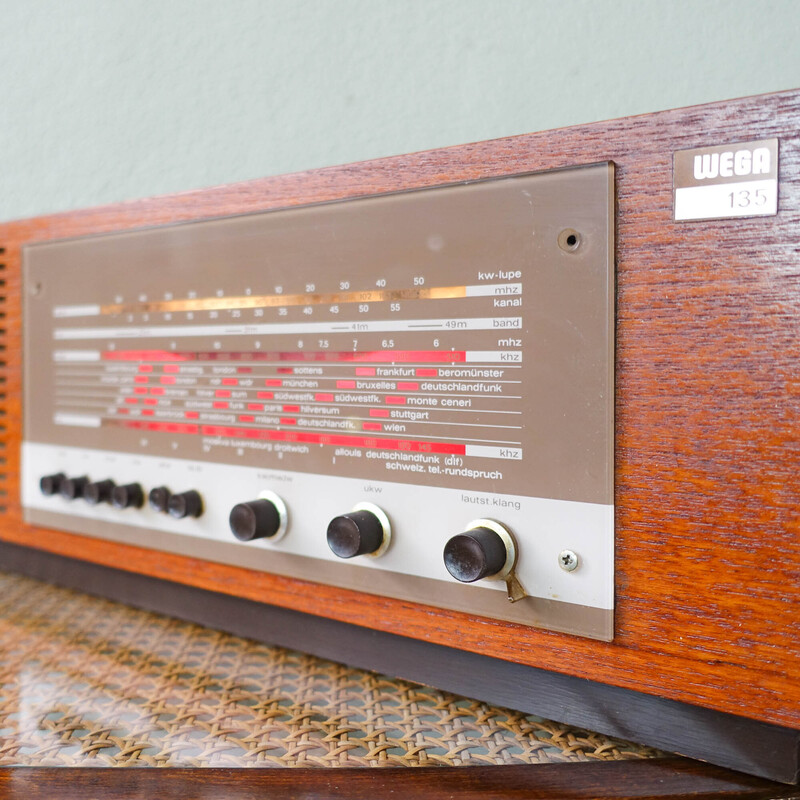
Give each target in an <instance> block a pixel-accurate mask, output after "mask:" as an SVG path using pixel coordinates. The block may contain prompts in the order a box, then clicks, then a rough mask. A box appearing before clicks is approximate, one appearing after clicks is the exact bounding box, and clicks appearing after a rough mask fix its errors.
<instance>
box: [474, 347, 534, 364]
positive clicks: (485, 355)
mask: <svg viewBox="0 0 800 800" xmlns="http://www.w3.org/2000/svg"><path fill="white" fill-rule="evenodd" d="M464 360H465V361H469V362H482V363H486V364H521V363H522V350H467V352H466V355H465V357H464Z"/></svg>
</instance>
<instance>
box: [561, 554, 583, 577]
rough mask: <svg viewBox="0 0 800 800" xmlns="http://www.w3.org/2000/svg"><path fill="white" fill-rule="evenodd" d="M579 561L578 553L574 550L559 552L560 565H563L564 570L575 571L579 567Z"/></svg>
mask: <svg viewBox="0 0 800 800" xmlns="http://www.w3.org/2000/svg"><path fill="white" fill-rule="evenodd" d="M578 563H579V559H578V554H577V553H575V552H573V551H572V550H562V551H561V552H560V553H559V554H558V566H559V567H561V569H563V570H564V572H574V571H575V570H576V569H578Z"/></svg>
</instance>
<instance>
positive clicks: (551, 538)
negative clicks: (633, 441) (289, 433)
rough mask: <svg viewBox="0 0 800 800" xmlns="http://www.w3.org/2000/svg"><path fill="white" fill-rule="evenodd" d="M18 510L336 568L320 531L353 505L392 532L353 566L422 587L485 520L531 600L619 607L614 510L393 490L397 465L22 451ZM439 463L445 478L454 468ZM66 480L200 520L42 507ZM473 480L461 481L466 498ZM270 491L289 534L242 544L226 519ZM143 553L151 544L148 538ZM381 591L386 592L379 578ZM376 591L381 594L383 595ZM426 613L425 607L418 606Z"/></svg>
mask: <svg viewBox="0 0 800 800" xmlns="http://www.w3.org/2000/svg"><path fill="white" fill-rule="evenodd" d="M22 456H23V458H22V476H21V478H22V480H21V482H22V503H23V505H24V506H26V507H28V508H38V509H42V510H46V511H53V512H57V513H61V514H69V515H70V516H74V517H76V518H78V519H80V518H87V519H94V520H101V521H103V522H104V523H108V525H109V526H114V525H123V526H127V525H134V526H139V527H142V526H143V527H146V528H151V529H154V530H156V531H167V532H169V533H174V534H182V535H184V536H187V537H197V538H200V539H210V540H214V541H218V542H226V543H228V544H229V545H230V547H232V548H248V547H249V548H255V549H261V550H262V551H263V550H267V551H270V550H278V551H281V552H287V553H294V554H297V555H302V556H309V557H312V558H318V559H323V560H325V561H329V562H333V563H339V560H338V559H337V558H336V556H334V555H333V553H331V551H330V549H329V548H328V545H327V542H326V538H325V531H326V530H327V527H328V523H329V522H330V520H331V519H332V518H333V517H334V516H336V515H338V514H342V513H344V512H347V511H349V510H350V509H352V508H353V506H354V505H356V504H357V503H361V502H364V501H369V502H372V503H375V504H377V505H378V506H380V507H381V508H382V509H383V510H384V511H385V512H386V514H387V515H388V517H389V519H390V520H391V523H392V529H393V535H392V545H391V547H390V548H389V550H388V551H387V552H386V553H385V554H384V555H383V556H381V557H380V558H371V557H370V556H360V557H358V558H354V559H352V562H350V563H357V564H358V566H361V567H364V568H365V569H373V570H378V573H377V574H378V576H379V575H380V572H381V571H382V570H388V571H389V572H395V573H397V572H399V573H406V574H410V575H418V576H419V577H423V578H431V579H435V580H442V581H447V582H448V583H452V582H453V579H452V578H451V577H450V576H449V575H448V573H447V570H446V569H445V567H444V563H443V560H442V551H443V549H444V545H445V543H446V542H447V540H448V539H449V538H450V537H451V536H453V535H455V534H457V533H461V532H462V531H463V530H465V529H466V526H467V525H468V524H469V523H470V522H472V521H473V520H475V519H478V518H490V519H494V520H496V521H498V522H501V523H502V524H504V525H507V526H508V527H509V528H510V529H511V530H512V531H513V532H514V534H515V536H516V537H517V542H518V544H519V551H520V557H519V563H518V565H517V566H518V570H517V573H518V576H519V579H520V581H521V582H522V584H523V586H524V587H525V588H526V590H527V591H528V593H529V594H531V595H534V596H536V597H544V598H550V599H556V600H561V601H564V602H568V603H578V604H580V605H586V606H592V607H595V608H604V609H610V608H613V607H614V507H613V506H611V505H602V504H599V503H580V502H575V501H567V500H549V499H547V498H541V497H521V496H516V495H507V494H494V493H491V492H485V491H480V489H479V488H478V487H479V486H481V485H485V483H486V482H485V481H478V480H476V481H475V484H476V486H475V488H474V489H472V488H461V489H444V488H439V487H436V486H430V485H424V484H422V485H412V484H403V483H394V482H392V481H391V476H393V475H395V474H396V473H395V471H393V470H391V469H388V468H386V464H389V465H393V464H394V461H391V460H390V461H386V462H385V464H384V459H381V458H375V460H374V473H375V475H385V476H387V478H388V479H387V478H385V479H384V480H367V479H363V478H342V477H337V476H334V475H326V476H322V475H313V474H304V473H298V472H282V471H278V470H271V469H265V468H255V467H244V466H237V465H234V464H216V463H211V462H199V461H189V460H182V459H177V458H172V459H171V458H162V457H156V456H148V455H145V454H144V453H141V454H137V455H132V454H127V453H114V452H107V451H102V450H91V449H88V448H78V447H64V446H59V445H47V444H39V443H36V442H24V443H23V446H22ZM447 458H450V457H443V458H442V465H441V466H442V469H443V470H444V469H445V468H447V469H455V467H453V466H447ZM56 472H64V473H65V474H67V475H87V476H89V478H90V479H92V480H104V479H106V478H110V479H111V480H113V481H115V482H116V483H118V484H122V483H132V482H134V481H136V482H140V483H141V484H142V486H143V488H144V489H145V492H147V491H149V489H151V488H153V487H154V486H162V485H163V486H168V487H170V488H172V489H173V490H174V491H183V490H186V489H196V490H197V491H198V492H200V494H201V495H202V496H203V500H204V505H205V512H204V514H203V516H202V517H200V518H199V519H181V520H176V519H173V518H171V517H170V516H168V515H166V514H159V513H157V512H156V511H154V510H152V509H151V508H149V507H147V506H145V507H144V508H142V509H127V510H125V511H119V510H117V509H114V508H112V507H111V506H109V505H107V504H101V505H99V506H90V505H89V504H88V503H86V502H84V501H83V500H76V501H74V502H69V501H67V500H65V499H64V498H62V497H60V496H53V497H45V496H44V495H42V493H41V492H40V491H39V479H40V478H41V477H42V476H43V475H50V474H53V473H56ZM469 480H470V479H469V478H466V479H465V480H464V484H465V486H467V487H468V484H469ZM265 490H271V491H274V492H276V493H277V494H278V495H280V497H281V498H282V499H283V501H284V503H285V504H286V506H287V508H288V511H289V529H288V532H287V534H286V536H285V537H284V538H282V539H281V540H280V541H278V542H274V543H273V542H271V541H270V540H268V539H257V540H256V541H253V542H247V543H242V542H238V541H237V540H236V539H234V537H233V535H232V534H231V532H230V528H229V524H228V516H229V514H230V510H231V508H232V507H233V506H234V505H235V504H236V503H240V502H242V501H246V500H253V499H255V498H257V497H258V496H259V493H260V492H263V491H265ZM141 545H142V546H143V547H146V546H147V545H148V542H147V541H146V540H145V538H144V535H143V537H142V541H141ZM565 549H569V550H573V551H574V552H576V553H578V554H579V556H580V558H581V566H580V568H579V569H577V570H575V572H565V571H564V570H562V569H561V568H560V567H559V562H558V556H559V553H560V552H561V551H562V550H565ZM377 580H380V578H379V577H378V578H377ZM376 585H379V584H376ZM480 585H481V586H482V587H484V588H493V589H495V590H497V591H502V590H503V588H504V587H503V585H502V584H499V583H497V582H495V581H481V582H480ZM423 602H424V601H423Z"/></svg>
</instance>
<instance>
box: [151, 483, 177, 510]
mask: <svg viewBox="0 0 800 800" xmlns="http://www.w3.org/2000/svg"><path fill="white" fill-rule="evenodd" d="M170 497H172V492H170V490H169V489H167V487H166V486H156V488H155V489H151V490H150V494H149V495H148V496H147V500H148V502H149V503H150V508H152V509H153V511H158V512H159V513H160V514H166V513H167V511H168V510H169V499H170Z"/></svg>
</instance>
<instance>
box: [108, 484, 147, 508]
mask: <svg viewBox="0 0 800 800" xmlns="http://www.w3.org/2000/svg"><path fill="white" fill-rule="evenodd" d="M111 505H112V506H114V508H141V507H142V506H143V505H144V492H143V491H142V487H141V485H140V484H138V483H126V484H125V485H124V486H115V487H114V489H113V490H112V492H111Z"/></svg>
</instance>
